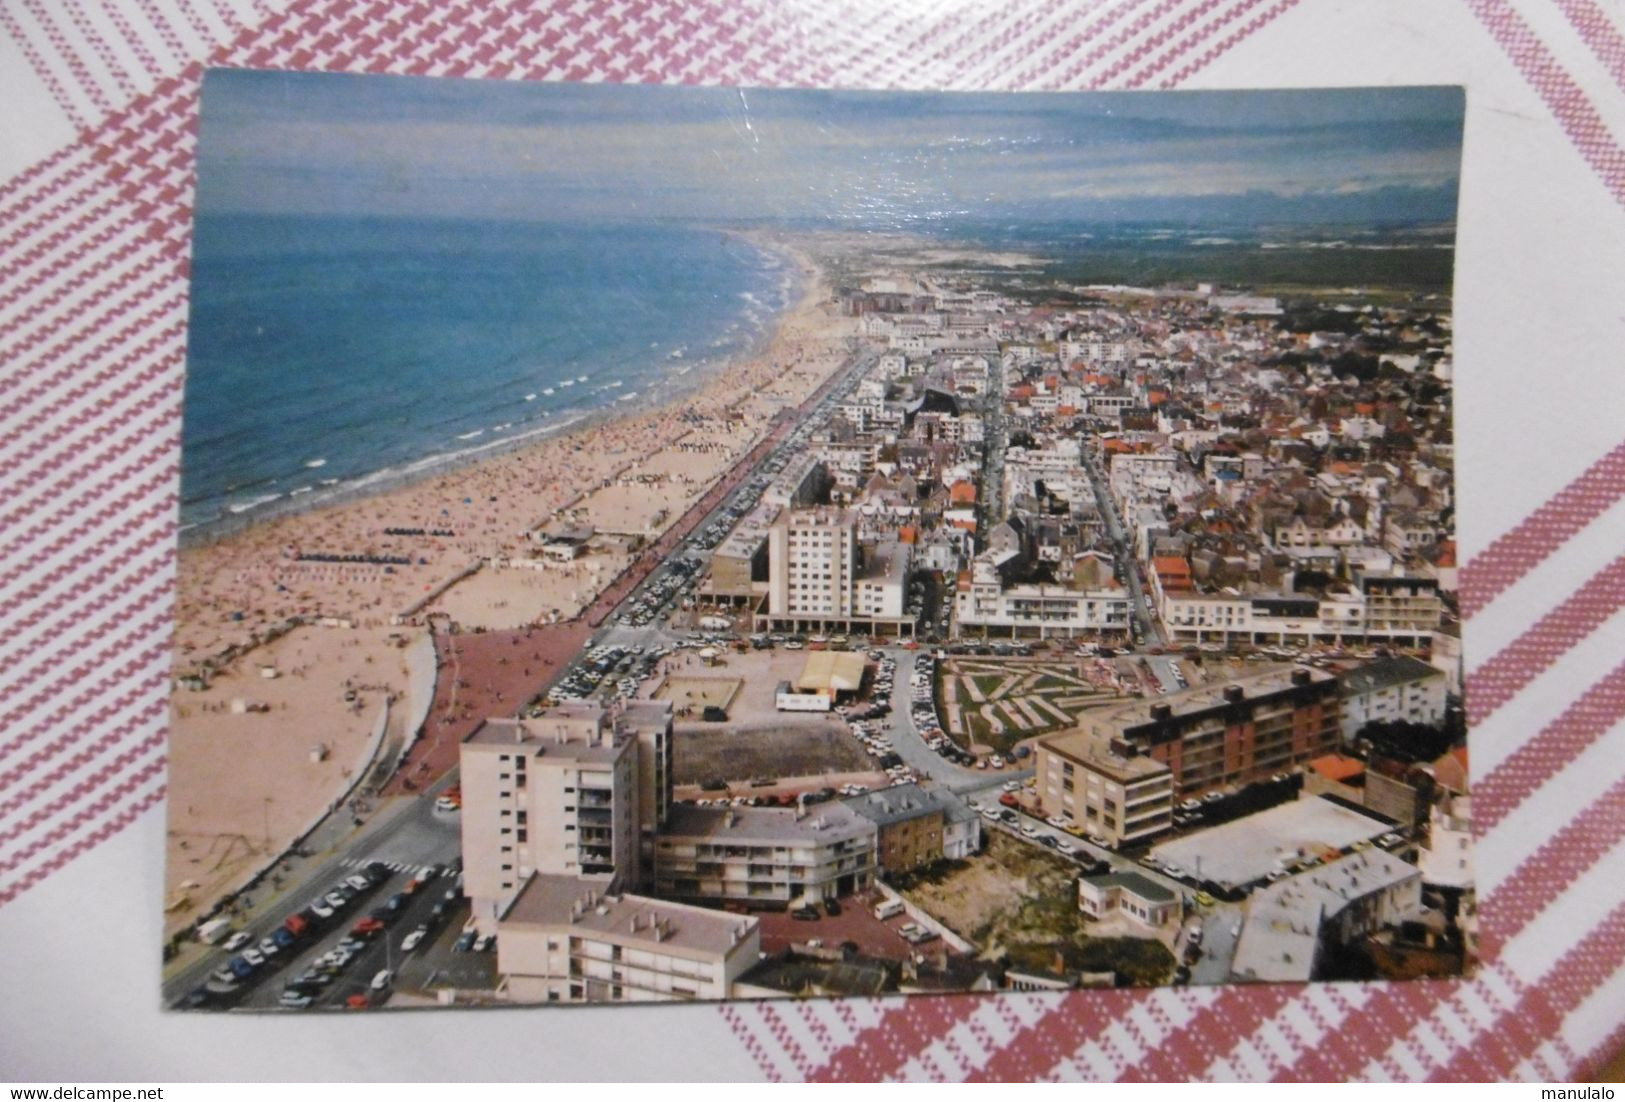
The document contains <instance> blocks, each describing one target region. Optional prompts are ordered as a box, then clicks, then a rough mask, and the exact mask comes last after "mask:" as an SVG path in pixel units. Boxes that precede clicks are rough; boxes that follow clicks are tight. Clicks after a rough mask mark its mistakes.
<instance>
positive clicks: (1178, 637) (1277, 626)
mask: <svg viewBox="0 0 1625 1102" xmlns="http://www.w3.org/2000/svg"><path fill="white" fill-rule="evenodd" d="M1157 596H1158V609H1157V613H1158V615H1159V616H1160V617H1161V619H1162V623H1163V627H1164V628H1165V629H1166V631H1167V634H1168V639H1169V641H1170V642H1174V643H1204V642H1222V643H1232V642H1245V643H1290V644H1294V645H1302V644H1307V643H1344V642H1362V641H1369V642H1395V643H1403V644H1406V645H1417V646H1419V645H1421V644H1422V643H1424V642H1426V641H1427V640H1428V639H1429V638H1430V637H1431V635H1432V633H1433V632H1434V630H1435V629H1437V628H1438V627H1439V625H1440V624H1441V623H1442V622H1443V620H1444V605H1443V603H1442V602H1441V601H1440V599H1439V585H1438V582H1437V580H1436V579H1433V578H1422V577H1413V576H1406V575H1386V574H1367V575H1365V576H1364V577H1363V578H1361V579H1360V582H1359V584H1358V585H1357V586H1356V587H1354V588H1352V589H1349V590H1346V591H1341V592H1333V593H1328V594H1326V595H1325V596H1323V597H1315V596H1313V595H1292V596H1287V595H1285V594H1242V593H1237V592H1231V591H1223V590H1221V591H1218V592H1214V593H1188V592H1183V593H1182V592H1168V591H1164V590H1161V589H1160V587H1159V588H1158V589H1157Z"/></svg>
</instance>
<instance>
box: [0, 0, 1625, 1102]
mask: <svg viewBox="0 0 1625 1102" xmlns="http://www.w3.org/2000/svg"><path fill="white" fill-rule="evenodd" d="M212 65H222V66H239V67H256V68H291V69H309V70H327V71H344V72H367V73H409V74H419V75H438V76H447V77H465V78H475V77H484V78H503V79H525V80H602V81H663V82H705V83H727V84H745V85H781V86H786V85H824V86H844V87H869V88H898V87H909V88H938V87H940V88H957V89H971V88H975V89H1010V90H1021V89H1086V88H1169V87H1197V86H1203V87H1249V86H1267V85H1312V84H1328V83H1336V84H1361V83H1413V84H1414V83H1463V84H1466V85H1467V87H1468V105H1469V106H1468V134H1467V161H1466V171H1465V176H1464V185H1463V196H1462V213H1461V245H1460V251H1459V257H1458V265H1459V267H1458V280H1457V333H1458V341H1459V346H1458V348H1457V350H1456V359H1457V363H1458V364H1459V365H1460V369H1459V370H1458V392H1459V401H1458V418H1459V421H1460V423H1459V425H1458V437H1459V440H1460V449H1459V476H1460V483H1461V499H1462V531H1461V537H1462V543H1463V548H1464V551H1465V552H1466V553H1467V555H1468V562H1467V564H1466V566H1465V568H1464V570H1463V581H1462V590H1463V598H1464V615H1465V616H1467V617H1468V620H1467V628H1466V633H1465V642H1466V647H1467V659H1468V666H1469V678H1468V704H1469V709H1470V713H1471V716H1472V719H1473V723H1474V725H1475V726H1474V734H1473V742H1472V755H1473V767H1474V774H1475V778H1474V785H1475V789H1476V793H1477V799H1476V800H1475V805H1476V810H1477V813H1478V816H1479V826H1480V829H1481V832H1482V837H1481V839H1480V842H1479V850H1478V863H1479V868H1480V885H1481V892H1482V899H1483V923H1484V925H1483V933H1484V941H1485V947H1486V956H1487V961H1486V964H1485V966H1484V967H1483V968H1482V969H1481V970H1480V972H1479V974H1478V975H1477V976H1476V977H1475V978H1473V979H1471V980H1469V981H1462V982H1450V983H1414V984H1404V985H1398V984H1395V985H1368V986H1358V985H1337V986H1319V987H1308V988H1304V987H1284V986H1283V987H1253V988H1246V989H1240V988H1230V989H1217V988H1210V989H1181V990H1167V991H1158V992H1148V993H1126V992H1107V993H1096V992H1091V993H1087V994H1074V995H1066V996H1037V995H1034V996H1004V997H986V998H984V997H970V996H960V997H945V998H914V999H904V1000H885V1001H858V1000H849V1001H835V1000H828V1001H813V1002H803V1003H761V1004H757V1003H751V1004H738V1005H732V1006H727V1007H699V1008H681V1009H670V1010H656V1009H636V1010H627V1011H623V1012H621V1013H624V1014H625V1015H627V1020H628V1028H629V1029H631V1028H636V1029H639V1030H640V1031H641V1030H654V1029H658V1030H659V1035H660V1036H662V1037H664V1038H666V1044H665V1045H657V1046H650V1047H649V1048H648V1049H647V1050H645V1051H637V1052H632V1053H627V1052H626V1051H625V1046H624V1045H621V1044H619V1043H618V1042H617V1043H614V1044H613V1045H611V1044H609V1043H608V1042H606V1041H605V1040H604V1039H603V1038H602V1037H601V1034H602V1032H603V1031H602V1029H601V1025H602V1022H601V1021H599V1022H598V1023H597V1025H594V1026H592V1027H590V1028H589V1026H588V1025H587V1024H586V1023H584V1022H582V1021H580V1019H581V1018H582V1016H581V1015H575V1016H574V1018H575V1020H574V1021H572V1016H571V1015H569V1014H567V1013H566V1014H558V1013H550V1014H549V1021H548V1023H547V1024H548V1030H547V1037H546V1039H545V1040H538V1035H537V1034H536V1033H535V1032H534V1029H533V1028H531V1029H526V1028H520V1027H518V1026H516V1025H515V1024H514V1021H513V1019H514V1016H512V1015H496V1016H491V1015H485V1016H482V1017H483V1020H482V1021H481V1022H480V1023H479V1024H478V1025H477V1026H474V1025H471V1024H470V1023H469V1022H468V1019H467V1016H464V1015H428V1016H415V1017H413V1018H410V1019H405V1020H403V1019H399V1018H391V1017H389V1016H377V1015H374V1016H368V1021H367V1022H366V1023H365V1024H361V1023H356V1024H355V1025H354V1026H353V1029H354V1030H355V1031H357V1032H358V1033H361V1032H362V1031H364V1032H365V1035H366V1037H367V1039H368V1044H367V1046H366V1052H367V1053H369V1054H370V1055H368V1056H362V1055H360V1054H359V1053H358V1052H357V1051H356V1050H355V1048H353V1047H349V1046H345V1045H344V1044H343V1042H337V1043H334V1042H333V1038H332V1034H333V1031H332V1030H331V1028H330V1027H323V1028H324V1029H326V1030H327V1032H326V1033H317V1032H314V1031H313V1032H308V1033H302V1032H300V1031H301V1030H303V1029H304V1027H303V1026H299V1025H295V1024H290V1026H291V1028H290V1030H289V1035H296V1036H301V1037H304V1038H306V1039H307V1040H308V1042H309V1044H308V1046H307V1047H306V1048H305V1049H304V1051H305V1052H306V1056H305V1057H304V1058H302V1059H301V1060H300V1061H298V1062H288V1061H285V1060H281V1059H277V1058H275V1057H274V1054H272V1055H271V1058H269V1059H261V1061H260V1062H259V1063H255V1062H254V1061H255V1057H254V1056H253V1055H252V1053H251V1048H252V1046H246V1047H245V1049H239V1050H238V1051H235V1052H233V1053H231V1054H230V1057H229V1059H228V1058H227V1055H226V1054H225V1053H224V1052H222V1051H221V1046H222V1042H223V1040H224V1038H226V1037H228V1036H230V1037H235V1038H237V1039H238V1042H239V1044H241V1042H242V1041H243V1040H244V1038H245V1034H244V1032H243V1030H244V1023H243V1022H242V1021H241V1020H235V1019H234V1020H232V1021H230V1022H229V1023H227V1022H225V1020H223V1019H203V1020H200V1019H198V1018H196V1017H190V1016H189V1017H185V1018H178V1017H176V1016H169V1017H160V1016H159V1014H158V1012H157V1010H156V987H157V961H156V949H157V945H158V942H159V938H158V934H157V921H156V919H157V895H158V890H159V889H158V886H159V884H160V883H161V878H160V876H159V873H158V870H157V864H158V862H159V861H160V860H161V856H160V851H161V846H159V845H158V844H157V840H158V837H159V834H160V833H161V830H162V825H161V806H160V805H161V802H162V800H163V791H164V789H163V785H164V714H165V707H166V691H165V683H166V670H167V667H168V657H167V651H166V648H167V643H168V637H169V628H168V620H169V616H170V613H171V604H172V586H173V577H174V562H175V559H174V549H173V540H174V536H175V526H176V519H175V518H176V505H175V501H176V485H177V461H178V442H179V418H180V397H181V380H182V363H183V353H184V338H185V306H186V272H187V248H188V234H189V232H190V209H189V208H190V202H191V189H192V172H193V151H194V142H195V140H196V130H197V110H198V89H199V81H200V78H201V76H202V73H203V70H204V68H205V67H207V66H212ZM0 102H4V103H6V104H7V105H8V108H7V111H6V117H5V118H4V121H3V122H0V180H3V182H0V422H3V431H0V610H3V616H4V620H3V624H4V628H5V630H4V633H3V634H0V938H5V939H6V944H8V945H10V946H13V947H14V951H15V947H20V946H27V945H30V944H31V945H33V946H35V947H36V952H35V953H34V954H32V955H31V957H30V958H29V959H27V960H23V961H21V962H15V963H14V964H13V966H12V967H13V969H14V970H15V971H14V972H13V974H12V975H10V976H8V979H9V981H10V982H11V983H20V984H21V988H20V990H23V991H26V992H28V993H29V995H28V997H27V998H24V999H10V1000H7V1004H6V1005H5V1006H4V1007H3V1008H0V1067H3V1068H5V1069H6V1070H7V1074H8V1075H10V1076H14V1077H19V1078H22V1077H27V1076H30V1075H36V1076H41V1077H43V1076H44V1075H46V1074H50V1073H53V1072H54V1073H58V1074H61V1073H65V1071H66V1070H67V1069H69V1068H71V1069H72V1070H73V1073H74V1075H75V1077H76V1078H80V1079H83V1078H86V1077H87V1075H86V1073H87V1072H99V1073H100V1074H99V1075H98V1076H96V1077H102V1078H106V1077H118V1076H123V1077H132V1076H139V1075H140V1074H142V1073H143V1072H145V1073H146V1074H148V1075H149V1077H152V1076H156V1077H161V1078H181V1077H187V1076H191V1075H198V1076H209V1075H227V1076H230V1077H239V1078H240V1077H249V1076H254V1075H258V1074H263V1075H265V1076H267V1077H275V1076H288V1075H292V1076H296V1077H311V1078H321V1077H324V1076H327V1075H333V1076H342V1075H379V1074H385V1072H381V1071H380V1070H379V1068H378V1067H377V1066H374V1065H372V1064H369V1063H368V1060H373V1061H379V1060H384V1059H387V1060H389V1061H390V1062H389V1064H388V1065H387V1067H388V1069H389V1070H388V1074H389V1075H390V1077H391V1078H398V1077H406V1078H412V1077H430V1076H431V1075H434V1074H436V1070H435V1069H438V1074H447V1073H448V1071H447V1069H448V1067H449V1069H450V1071H449V1073H450V1074H453V1075H476V1076H479V1075H493V1076H527V1077H551V1076H554V1075H558V1076H566V1075H572V1076H593V1075H614V1076H623V1075H634V1074H655V1075H659V1074H665V1075H673V1076H675V1075H682V1076H693V1075H714V1076H719V1077H733V1076H741V1075H750V1074H755V1075H758V1076H763V1077H767V1078H772V1079H825V1080H830V1079H857V1078H862V1079H873V1078H883V1077H896V1078H911V1079H947V1080H958V1079H1008V1078H1046V1077H1061V1078H1074V1077H1075V1078H1125V1079H1179V1078H1249V1079H1252V1078H1270V1077H1274V1078H1304V1079H1342V1078H1396V1079H1420V1078H1429V1077H1436V1078H1487V1077H1497V1078H1500V1077H1529V1078H1539V1079H1565V1078H1571V1077H1576V1076H1581V1075H1584V1074H1586V1073H1587V1071H1588V1069H1590V1068H1592V1067H1593V1066H1594V1065H1595V1063H1596V1062H1597V1061H1598V1060H1599V1059H1600V1058H1601V1057H1603V1056H1604V1055H1606V1054H1609V1053H1611V1052H1613V1051H1614V1050H1616V1049H1618V1048H1619V1047H1620V1046H1621V1045H1625V1031H1622V1030H1621V1027H1620V1024H1619V1023H1620V1022H1621V1021H1622V1020H1625V1013H1622V1011H1625V780H1622V779H1621V776H1620V769H1619V768H1618V762H1619V761H1620V760H1622V758H1621V754H1622V752H1625V727H1622V723H1621V721H1622V719H1625V665H1616V664H1615V661H1616V659H1617V656H1618V655H1619V654H1620V653H1621V647H1620V646H1619V644H1620V643H1621V642H1622V641H1625V616H1622V615H1621V613H1620V611H1619V610H1620V608H1621V605H1622V601H1621V598H1622V596H1625V557H1616V553H1617V543H1618V541H1617V534H1618V533H1619V532H1620V531H1625V443H1622V442H1621V438H1622V437H1625V425H1622V424H1619V423H1617V417H1615V416H1614V412H1615V411H1616V410H1617V409H1618V408H1619V398H1618V395H1619V388H1620V384H1619V382H1618V381H1617V379H1618V376H1617V374H1616V372H1615V367H1616V359H1617V356H1616V353H1615V349H1616V348H1617V345H1618V340H1617V336H1616V333H1617V328H1618V325H1619V323H1620V317H1619V307H1618V291H1619V289H1620V288H1622V287H1625V15H1622V12H1621V8H1620V7H1619V5H1618V4H1617V3H1612V2H1609V0H1435V2H1433V3H1431V4H1427V5H1416V4H1414V3H1402V2H1399V0H1359V2H1356V0H1020V2H1016V3H1007V4H1003V5H1000V6H997V7H993V6H989V5H985V4H981V3H974V2H971V0H947V2H929V3H928V2H923V0H887V2H885V3H881V2H879V0H791V2H784V3H776V4H768V3H759V2H752V3H734V4H723V3H715V2H713V3H700V4H689V3H681V2H679V0H573V2H569V3H558V4H553V5H546V4H542V3H532V4H526V3H520V2H511V3H500V2H496V0H451V2H436V0H293V2H283V0H277V2H267V0H163V2H151V3H141V2H138V0H0ZM1610 537H1613V538H1610ZM146 912H150V915H151V921H149V920H148V918H147V915H146ZM70 916H71V918H70ZM132 916H134V917H132ZM87 944H88V945H96V946H98V949H99V952H100V956H101V958H102V960H101V964H100V965H98V967H97V968H96V969H94V970H87V968H86V965H85V962H84V952H85V947H86V945H87ZM108 947H111V948H112V950H113V951H112V952H108V951H107V949H108ZM110 961H111V962H113V963H110ZM493 1017H494V1018H496V1019H498V1021H492V1018H493ZM520 1017H525V1016H523V1015H521V1016H520ZM586 1017H595V1016H593V1015H587V1016H586ZM433 1018H439V1019H442V1020H441V1021H439V1022H426V1019H433ZM346 1024H347V1025H348V1024H349V1023H346ZM533 1024H534V1023H532V1025H533ZM91 1025H95V1026H96V1028H94V1029H92V1028H89V1027H90V1026H91ZM249 1025H252V1023H249ZM85 1032H89V1033H90V1034H91V1035H92V1036H94V1037H95V1038H96V1043H95V1044H93V1045H92V1044H88V1043H84V1042H75V1041H74V1040H73V1036H72V1035H74V1034H76V1033H85ZM639 1035H652V1034H649V1033H641V1032H640V1034H639ZM246 1036H250V1037H251V1036H252V1034H248V1035H246ZM76 1045H77V1047H76ZM323 1045H328V1046H329V1047H327V1048H323V1047H322V1046H323ZM611 1049H613V1053H614V1055H613V1056H612V1057H611V1056H609V1055H608V1053H610V1051H611ZM264 1055H265V1054H261V1056H262V1057H263V1056H264ZM58 1061H71V1063H59V1062H58ZM438 1061H451V1062H450V1063H449V1064H447V1063H441V1062H438Z"/></svg>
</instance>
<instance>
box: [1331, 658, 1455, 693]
mask: <svg viewBox="0 0 1625 1102" xmlns="http://www.w3.org/2000/svg"><path fill="white" fill-rule="evenodd" d="M1433 679H1438V680H1441V681H1442V680H1443V679H1444V671H1443V670H1441V669H1437V668H1436V667H1434V666H1432V665H1429V664H1428V663H1426V662H1423V661H1422V660H1421V659H1420V658H1412V657H1411V656H1410V655H1408V654H1400V655H1395V656H1394V657H1393V658H1380V659H1378V660H1377V661H1375V662H1367V663H1366V664H1365V665H1363V666H1361V667H1359V668H1358V669H1353V670H1350V671H1348V672H1347V673H1345V674H1344V675H1343V695H1344V696H1355V695H1358V694H1361V693H1371V692H1378V691H1380V690H1382V689H1391V688H1393V687H1394V686H1395V685H1405V684H1408V683H1410V682H1412V681H1427V680H1433Z"/></svg>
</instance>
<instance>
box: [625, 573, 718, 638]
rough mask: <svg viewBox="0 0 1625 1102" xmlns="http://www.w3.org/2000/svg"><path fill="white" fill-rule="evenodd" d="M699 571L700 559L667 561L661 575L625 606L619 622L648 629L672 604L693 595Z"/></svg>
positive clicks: (657, 575)
mask: <svg viewBox="0 0 1625 1102" xmlns="http://www.w3.org/2000/svg"><path fill="white" fill-rule="evenodd" d="M699 569H700V562H699V560H698V559H690V558H683V557H678V558H673V559H670V560H668V561H667V563H666V566H665V568H664V569H663V570H662V572H661V573H659V574H656V575H655V576H654V577H653V578H651V579H650V580H649V582H648V584H647V585H645V587H644V590H643V592H642V593H640V594H639V595H638V596H637V597H635V598H634V599H633V600H632V603H631V604H629V605H628V606H627V607H626V611H624V612H622V613H621V614H620V615H619V616H618V617H616V622H617V623H621V624H630V625H632V626H633V627H640V628H641V627H648V626H649V624H650V623H651V622H652V621H653V620H654V618H655V617H656V616H659V615H660V614H661V612H662V611H664V610H665V609H666V608H668V607H670V606H671V604H672V603H673V602H675V601H677V600H678V599H679V598H683V597H686V596H688V595H689V594H690V593H691V592H692V590H693V587H694V576H695V574H697V573H698V572H699Z"/></svg>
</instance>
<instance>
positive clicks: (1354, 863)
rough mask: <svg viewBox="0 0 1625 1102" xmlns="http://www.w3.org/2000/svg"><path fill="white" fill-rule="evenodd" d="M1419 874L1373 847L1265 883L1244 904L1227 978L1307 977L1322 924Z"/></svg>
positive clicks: (1282, 979) (1284, 979)
mask: <svg viewBox="0 0 1625 1102" xmlns="http://www.w3.org/2000/svg"><path fill="white" fill-rule="evenodd" d="M1421 876H1422V873H1421V870H1419V869H1418V868H1417V867H1416V866H1414V865H1410V864H1407V863H1405V862H1404V861H1401V860H1400V859H1399V858H1397V857H1395V856H1394V855H1393V854H1391V853H1385V852H1384V851H1382V850H1380V849H1375V848H1373V849H1368V850H1363V851H1361V852H1359V853H1350V854H1347V855H1345V856H1343V857H1340V858H1338V859H1337V860H1336V861H1332V862H1329V863H1328V864H1325V865H1317V866H1315V867H1314V868H1311V869H1305V870H1304V871H1303V872H1300V873H1298V874H1297V875H1295V876H1289V877H1286V878H1285V879H1283V880H1279V881H1277V882H1275V883H1274V884H1271V885H1269V886H1268V887H1267V888H1264V889H1263V890H1261V891H1259V892H1257V893H1255V894H1254V895H1253V898H1252V901H1251V902H1250V903H1249V904H1248V907H1247V922H1246V924H1245V925H1244V926H1243V927H1242V929H1241V937H1240V938H1239V939H1238V940H1237V942H1236V956H1235V959H1234V960H1233V961H1232V962H1231V965H1230V974H1231V976H1232V977H1233V978H1235V979H1238V980H1253V981H1263V982H1268V983H1305V982H1307V981H1309V980H1311V979H1313V978H1314V967H1315V960H1316V957H1317V955H1318V949H1319V941H1320V928H1321V925H1322V923H1324V922H1325V921H1327V920H1328V919H1331V918H1335V917H1336V916H1337V915H1338V914H1340V913H1341V912H1342V911H1343V910H1344V909H1345V908H1347V907H1348V906H1350V905H1351V904H1353V903H1355V902H1357V901H1358V900H1361V899H1364V898H1366V897H1367V896H1370V895H1372V894H1374V893H1376V892H1380V891H1384V890H1386V889H1388V888H1391V887H1393V886H1395V885H1397V884H1402V883H1404V882H1405V881H1406V880H1410V879H1418V880H1419V879H1421Z"/></svg>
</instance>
